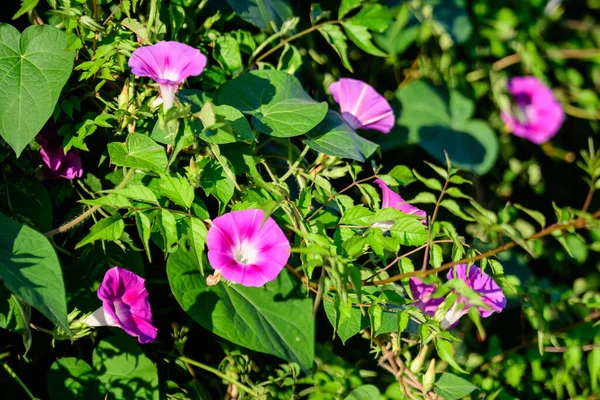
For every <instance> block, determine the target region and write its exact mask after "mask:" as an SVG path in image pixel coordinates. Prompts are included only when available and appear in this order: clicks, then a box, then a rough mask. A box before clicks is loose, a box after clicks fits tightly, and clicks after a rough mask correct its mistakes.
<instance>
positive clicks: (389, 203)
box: [374, 179, 427, 229]
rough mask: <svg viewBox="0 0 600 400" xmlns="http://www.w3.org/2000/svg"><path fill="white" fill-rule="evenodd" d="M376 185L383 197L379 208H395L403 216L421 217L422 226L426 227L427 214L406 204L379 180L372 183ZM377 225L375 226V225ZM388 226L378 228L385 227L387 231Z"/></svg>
mask: <svg viewBox="0 0 600 400" xmlns="http://www.w3.org/2000/svg"><path fill="white" fill-rule="evenodd" d="M374 182H375V183H376V184H377V185H379V187H380V188H381V194H382V197H383V200H382V201H381V208H395V209H396V210H398V211H401V212H403V213H405V214H411V215H416V216H418V217H422V218H423V224H424V225H427V220H426V219H425V218H427V214H426V213H425V211H423V210H420V209H418V208H417V207H415V206H413V205H410V204H408V203H407V202H406V201H405V200H404V199H403V198H402V197H400V195H399V194H398V193H396V192H394V191H393V190H392V189H390V188H389V187H388V185H386V184H385V182H384V181H382V180H381V179H375V181H374ZM390 222H391V225H393V224H394V221H390ZM378 224H387V225H390V224H389V223H387V222H384V223H378ZM376 225H377V224H376ZM391 225H390V226H383V225H382V226H379V225H377V226H379V227H382V228H385V227H387V229H389V228H390V227H391Z"/></svg>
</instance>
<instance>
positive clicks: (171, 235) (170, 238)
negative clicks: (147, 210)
mask: <svg viewBox="0 0 600 400" xmlns="http://www.w3.org/2000/svg"><path fill="white" fill-rule="evenodd" d="M157 223H158V228H159V229H160V233H161V235H162V236H163V238H164V239H165V252H167V251H169V249H170V248H171V246H173V245H174V244H175V243H176V242H177V221H176V220H175V216H174V215H173V214H172V213H171V212H170V211H169V210H165V209H164V208H163V209H161V210H160V212H159V213H158V220H157ZM165 258H166V257H165Z"/></svg>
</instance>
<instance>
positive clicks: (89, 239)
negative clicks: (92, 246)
mask: <svg viewBox="0 0 600 400" xmlns="http://www.w3.org/2000/svg"><path fill="white" fill-rule="evenodd" d="M124 230H125V222H123V219H121V216H120V215H119V214H115V215H113V216H111V217H109V218H104V219H101V220H100V221H98V222H97V223H96V224H94V226H92V227H91V228H90V233H89V234H88V235H87V236H86V237H84V238H83V239H81V241H80V242H79V243H77V245H75V249H78V248H80V247H82V246H85V245H86V244H89V243H93V242H95V241H96V240H109V241H110V240H117V239H118V238H120V237H121V235H122V234H123V232H124Z"/></svg>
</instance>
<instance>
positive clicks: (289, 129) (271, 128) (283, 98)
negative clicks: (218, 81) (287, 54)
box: [218, 70, 327, 137]
mask: <svg viewBox="0 0 600 400" xmlns="http://www.w3.org/2000/svg"><path fill="white" fill-rule="evenodd" d="M218 102H219V104H227V105H230V106H232V107H234V108H237V109H238V110H240V111H241V112H243V113H245V114H249V115H251V116H252V118H251V121H252V125H253V126H254V128H256V129H257V130H258V131H259V132H262V133H264V134H267V135H270V136H276V137H291V136H298V135H303V134H305V133H306V132H308V131H310V130H311V129H312V128H314V127H315V126H317V124H318V123H319V122H321V121H322V120H323V118H325V115H326V114H327V103H325V102H322V103H317V102H316V101H314V100H313V99H312V98H311V97H310V96H309V95H308V94H306V92H305V91H304V89H302V86H301V85H300V82H298V80H297V79H296V78H294V77H293V76H292V75H290V74H288V73H286V72H283V71H275V70H262V71H251V72H248V73H245V74H243V75H240V76H238V77H237V78H235V79H234V80H232V81H230V82H228V83H227V84H225V85H224V86H223V87H222V88H221V90H220V92H219V97H218Z"/></svg>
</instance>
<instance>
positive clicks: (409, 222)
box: [390, 215, 428, 246]
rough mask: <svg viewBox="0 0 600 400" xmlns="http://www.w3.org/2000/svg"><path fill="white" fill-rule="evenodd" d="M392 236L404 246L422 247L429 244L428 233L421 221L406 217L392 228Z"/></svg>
mask: <svg viewBox="0 0 600 400" xmlns="http://www.w3.org/2000/svg"><path fill="white" fill-rule="evenodd" d="M390 233H391V235H392V236H395V237H397V238H398V239H399V240H400V244H401V245H403V246H421V245H423V244H425V242H427V237H428V232H427V229H426V228H425V226H424V225H423V223H422V222H421V220H420V219H417V218H414V217H412V216H409V215H406V217H404V218H400V219H398V220H397V221H396V222H395V223H394V225H392V227H391V228H390Z"/></svg>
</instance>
